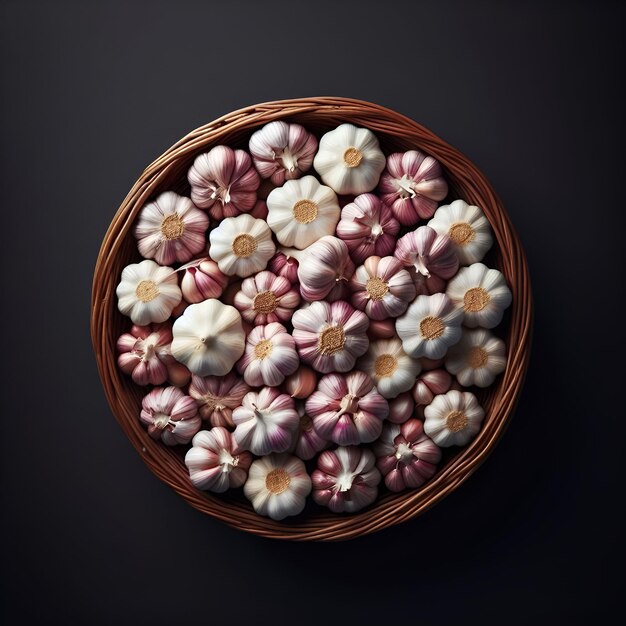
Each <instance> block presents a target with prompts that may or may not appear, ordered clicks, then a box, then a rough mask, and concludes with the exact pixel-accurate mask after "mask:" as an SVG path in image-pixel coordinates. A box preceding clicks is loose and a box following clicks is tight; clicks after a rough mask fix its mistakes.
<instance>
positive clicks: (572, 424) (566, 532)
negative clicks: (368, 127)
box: [0, 0, 626, 626]
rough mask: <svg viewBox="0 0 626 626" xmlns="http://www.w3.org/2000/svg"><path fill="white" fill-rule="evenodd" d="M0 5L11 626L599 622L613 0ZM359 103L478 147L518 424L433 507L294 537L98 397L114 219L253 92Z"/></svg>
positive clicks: (616, 141) (608, 419)
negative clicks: (181, 475)
mask: <svg viewBox="0 0 626 626" xmlns="http://www.w3.org/2000/svg"><path fill="white" fill-rule="evenodd" d="M336 4H339V3H333V2H319V1H318V2H308V3H296V2H293V1H292V2H270V1H269V0H265V1H259V2H236V1H234V0H232V1H229V2H219V3H209V2H200V1H198V2H189V1H182V0H179V1H177V2H171V3H163V2H148V1H146V2H123V3H122V2H119V3H118V2H110V1H107V2H101V3H93V4H92V3H87V2H54V3H52V2H49V3H44V2H42V3H37V2H32V1H21V2H18V1H6V0H2V1H1V2H0V7H1V8H0V67H1V85H2V88H1V106H0V114H1V117H0V125H1V132H2V135H1V136H2V141H1V161H0V164H1V173H2V186H1V187H0V190H1V193H2V196H1V197H2V203H1V211H2V218H1V220H0V232H1V234H2V246H1V248H0V253H1V255H2V256H1V263H0V270H1V272H2V292H1V293H2V302H3V306H2V312H3V324H2V327H1V331H2V344H1V345H2V369H3V371H2V379H1V380H2V381H3V382H2V394H3V396H2V402H1V403H0V406H1V409H2V433H1V435H0V439H1V442H2V494H1V500H0V502H1V508H2V522H3V531H2V539H3V541H2V545H3V548H2V558H1V562H2V566H3V570H4V576H3V580H4V583H3V587H2V596H3V609H2V617H3V623H5V624H7V625H9V624H11V625H12V624H32V623H51V622H53V621H59V620H62V621H61V622H60V623H64V624H68V625H73V624H81V625H82V624H119V625H126V624H152V625H154V626H158V625H161V624H192V623H198V624H199V623H227V624H247V623H261V624H265V623H277V624H279V623H301V624H309V623H310V624H318V625H319V624H324V623H356V622H357V620H358V622H359V623H362V624H366V623H372V624H387V623H389V624H391V623H393V624H418V623H419V624H424V625H439V624H454V623H463V624H468V623H469V624H474V623H480V624H503V623H504V624H508V625H511V624H512V625H515V624H524V625H527V624H529V623H535V624H578V623H581V624H585V623H589V622H590V620H591V619H592V618H594V617H595V618H596V619H597V618H602V619H601V621H602V622H603V623H607V622H608V621H610V620H609V619H608V615H609V614H610V612H611V611H614V610H615V609H616V608H618V607H620V606H621V604H622V600H621V599H622V596H623V585H622V584H621V583H620V578H621V576H619V575H618V574H614V570H616V569H617V571H618V572H619V571H620V570H619V567H620V565H621V559H622V556H623V545H624V541H623V539H624V516H623V506H622V507H621V508H619V507H617V506H616V503H619V501H620V500H621V498H623V496H624V486H623V485H624V483H623V473H622V471H621V470H622V464H623V460H624V448H623V441H624V439H623V433H624V429H623V421H624V417H625V415H626V411H625V406H624V404H625V403H624V400H623V387H624V382H623V378H624V367H623V360H624V353H623V348H624V344H623V339H624V331H623V329H624V313H623V308H622V307H623V305H622V304H620V301H621V300H623V295H624V289H623V283H624V252H623V250H624V217H623V216H624V210H625V209H624V201H623V192H622V189H623V179H624V165H625V163H624V157H623V150H624V148H623V141H624V121H623V119H624V117H623V116H624V108H625V104H626V103H625V101H624V98H623V95H622V91H621V89H622V88H623V82H624V69H625V68H624V63H623V61H624V44H623V40H624V11H623V10H622V9H620V8H619V3H609V2H586V3H576V2H564V3H562V4H560V3H549V4H548V3H545V6H543V5H542V4H540V3H537V4H536V5H532V4H528V3H521V2H520V3H517V2H510V3H500V2H495V1H494V2H478V3H477V2H467V3H450V2H419V3H418V2H406V3H402V2H392V1H389V0H387V1H386V2H365V1H363V0H361V1H360V2H346V3H342V4H341V6H336ZM309 95H344V96H350V97H356V98H361V99H365V100H371V101H374V102H377V103H380V104H382V105H385V106H388V107H390V108H393V109H396V110H398V111H400V112H401V113H404V114H406V115H408V116H409V117H412V118H414V119H416V120H418V121H419V122H421V123H422V124H424V125H425V126H427V127H429V128H430V129H431V130H433V131H434V132H436V133H437V134H439V135H440V136H441V137H443V138H444V139H445V140H447V141H448V142H450V143H451V144H452V145H454V146H455V147H457V148H458V149H460V150H461V151H462V152H464V153H465V154H466V155H467V156H469V157H470V158H471V159H472V160H473V161H474V162H475V163H476V164H477V165H478V166H479V167H480V168H481V169H482V170H483V171H484V173H485V174H486V175H487V177H488V178H489V179H490V180H491V182H492V183H493V185H494V186H495V188H496V189H497V190H498V192H499V194H500V195H501V197H502V199H503V201H504V204H505V206H506V207H507V209H508V211H509V214H510V216H511V218H512V221H513V223H514V224H515V226H516V228H517V229H518V231H519V234H520V236H521V239H522V241H523V243H524V246H525V248H526V251H527V254H528V257H529V264H530V268H531V273H532V277H533V281H534V283H533V287H534V296H535V301H536V308H535V315H536V318H535V321H536V324H535V335H534V344H533V354H532V360H531V364H530V369H529V374H528V378H527V381H526V386H525V388H524V391H523V395H522V397H521V400H520V403H519V407H518V410H517V412H516V415H515V417H514V419H513V421H512V423H511V426H510V428H509V429H508V431H507V433H506V435H505V436H504V438H503V439H502V441H501V443H500V444H499V445H498V447H497V449H496V450H495V451H494V453H493V454H492V455H491V457H490V458H489V460H488V462H487V463H486V464H485V465H483V467H481V469H480V470H479V471H478V472H477V473H476V474H475V475H474V476H473V477H472V478H471V479H470V480H469V481H468V482H467V483H466V484H465V485H463V487H462V488H461V489H459V490H458V491H456V492H455V493H454V494H452V495H451V496H449V497H448V498H447V499H445V500H444V501H443V502H441V503H440V504H438V505H437V506H436V507H435V508H434V509H432V510H431V511H429V512H428V513H426V514H425V515H423V516H422V517H420V518H418V519H416V520H414V521H412V522H410V523H406V524H404V525H402V526H399V527H396V528H393V529H390V530H387V531H384V532H381V533H379V534H377V535H374V536H370V537H366V538H364V539H360V540H355V541H351V542H347V543H342V544H322V545H319V544H308V545H307V544H303V545H299V544H295V545H294V544H288V543H281V542H277V541H270V540H263V539H260V538H257V537H255V536H252V535H247V534H244V533H241V532H238V531H235V530H232V529H230V528H229V527H226V526H224V525H222V524H221V523H218V522H216V521H214V520H212V519H211V518H208V517H205V516H203V515H201V514H200V513H198V512H196V511H195V510H193V509H192V508H191V507H189V506H188V505H187V504H186V503H185V502H184V501H183V500H182V499H180V498H179V497H178V496H177V495H176V494H174V492H172V491H170V490H169V488H167V487H165V486H164V485H162V484H161V483H160V482H159V481H158V480H157V479H156V478H155V477H154V476H153V475H152V474H151V473H150V472H149V471H148V469H147V468H146V467H145V466H144V464H143V463H142V461H141V459H140V458H139V456H138V455H137V454H136V452H135V450H134V449H133V448H132V447H131V445H130V443H129V442H128V440H127V439H126V438H125V436H124V434H123V433H122V431H121V429H120V428H119V426H118V425H117V423H116V421H115V420H114V418H113V416H112V415H111V413H110V410H109V408H108V406H107V404H106V401H105V399H104V395H103V392H102V388H101V385H100V382H99V378H98V374H97V371H96V367H95V360H94V357H93V354H92V351H91V344H90V337H89V332H88V322H89V298H90V288H91V277H92V272H93V268H94V263H95V259H96V256H97V253H98V248H99V245H100V242H101V240H102V237H103V236H104V233H105V231H106V229H107V227H108V224H109V222H110V220H111V218H112V217H113V214H114V213H115V211H116V209H117V207H118V206H119V204H120V203H121V201H122V199H123V198H124V196H125V195H126V193H127V191H128V190H129V189H130V187H131V186H132V184H133V182H134V181H135V179H136V178H137V177H138V175H139V174H140V172H141V171H142V169H143V168H144V167H145V166H146V165H148V164H149V163H150V162H151V161H152V160H154V159H155V158H156V157H157V156H159V155H160V154H161V153H162V152H163V151H164V150H165V149H167V148H168V147H169V146H170V145H171V144H172V143H174V142H175V141H176V140H178V139H179V138H180V137H182V136H183V135H184V134H186V133H187V132H189V131H190V130H192V129H194V128H196V127H197V126H200V125H202V124H204V123H206V122H208V121H210V120H212V119H214V118H216V117H218V116H220V115H222V114H224V113H227V112H228V111H231V110H234V109H237V108H240V107H242V106H247V105H249V104H253V103H255V102H262V101H266V100H275V99H281V98H289V97H298V96H309Z"/></svg>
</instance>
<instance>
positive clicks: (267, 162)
mask: <svg viewBox="0 0 626 626" xmlns="http://www.w3.org/2000/svg"><path fill="white" fill-rule="evenodd" d="M249 148H250V154H251V155H252V160H253V161H254V166H255V167H256V169H257V172H259V174H260V175H261V178H270V179H271V181H272V183H274V184H275V185H282V184H283V183H284V182H285V181H286V180H292V179H294V178H300V176H302V174H303V173H304V172H306V171H307V170H308V169H310V167H311V165H312V164H313V157H314V156H315V152H316V151H317V139H316V138H315V135H313V134H312V133H310V132H309V131H308V130H306V128H304V127H303V126H300V124H287V123H286V122H282V121H280V120H279V121H275V122H270V123H269V124H266V125H265V126H263V128H261V129H259V130H257V131H256V132H255V133H253V134H252V136H251V137H250V144H249Z"/></svg>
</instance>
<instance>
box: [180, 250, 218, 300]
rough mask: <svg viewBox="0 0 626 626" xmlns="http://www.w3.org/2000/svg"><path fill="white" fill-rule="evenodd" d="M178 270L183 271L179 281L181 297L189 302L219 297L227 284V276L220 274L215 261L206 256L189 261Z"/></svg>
mask: <svg viewBox="0 0 626 626" xmlns="http://www.w3.org/2000/svg"><path fill="white" fill-rule="evenodd" d="M178 271H179V272H180V271H183V272H184V274H183V278H182V280H181V283H180V289H181V291H182V292H183V298H184V299H185V300H186V301H187V302H189V303H191V304H197V303H198V302H202V301H204V300H208V299H209V298H219V297H220V296H221V295H222V292H223V291H224V289H226V286H227V285H228V276H226V275H225V274H222V272H220V269H219V267H218V266H217V263H216V262H215V261H213V260H212V259H209V258H208V257H205V258H203V259H196V260H195V261H191V262H190V263H187V264H186V265H183V266H182V267H181V268H179V270H178Z"/></svg>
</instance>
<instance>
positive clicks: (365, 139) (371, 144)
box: [313, 124, 386, 195]
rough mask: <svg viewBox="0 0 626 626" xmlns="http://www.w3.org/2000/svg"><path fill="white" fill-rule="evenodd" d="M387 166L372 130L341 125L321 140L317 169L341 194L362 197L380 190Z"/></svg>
mask: <svg viewBox="0 0 626 626" xmlns="http://www.w3.org/2000/svg"><path fill="white" fill-rule="evenodd" d="M385 163H386V159H385V155H384V154H383V153H382V151H381V149H380V147H379V145H378V139H377V138H376V135H374V133H373V132H372V131H371V130H368V129H367V128H359V127H357V126H354V125H353V124H341V125H340V126H337V128H335V129H334V130H331V131H329V132H327V133H326V134H325V135H323V136H322V138H321V139H320V144H319V150H318V151H317V154H316V155H315V159H314V161H313V167H314V168H315V170H316V171H317V173H318V174H319V175H320V176H321V177H322V181H323V182H324V184H325V185H328V186H329V187H331V188H332V189H334V190H335V191H336V192H337V193H339V194H353V195H358V194H360V193H365V192H367V191H371V190H372V189H374V187H376V185H377V184H378V181H379V179H380V175H381V173H382V171H383V170H384V169H385Z"/></svg>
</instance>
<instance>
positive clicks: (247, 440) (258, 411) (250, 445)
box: [233, 387, 300, 456]
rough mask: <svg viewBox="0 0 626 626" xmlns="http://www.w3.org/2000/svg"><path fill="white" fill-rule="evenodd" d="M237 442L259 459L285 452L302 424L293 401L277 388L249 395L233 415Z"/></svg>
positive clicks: (266, 388) (267, 388) (265, 388)
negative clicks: (270, 454)
mask: <svg viewBox="0 0 626 626" xmlns="http://www.w3.org/2000/svg"><path fill="white" fill-rule="evenodd" d="M233 422H234V423H235V440H236V441H237V443H238V445H239V447H240V448H241V449H242V450H249V451H250V452H252V454H256V455H257V456H265V455H266V454H269V453H270V452H285V451H286V450H288V449H289V447H290V446H291V445H292V443H293V439H294V436H295V434H296V431H297V430H298V425H299V424H300V416H299V415H298V412H297V411H296V406H295V403H294V400H293V398H290V397H289V396H288V395H287V394H286V393H281V392H280V391H279V390H278V389H275V388H273V387H263V388H262V389H261V390H260V391H251V392H250V393H247V394H246V395H245V396H244V397H243V400H242V401H241V406H240V407H237V408H236V409H235V410H234V411H233Z"/></svg>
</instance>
